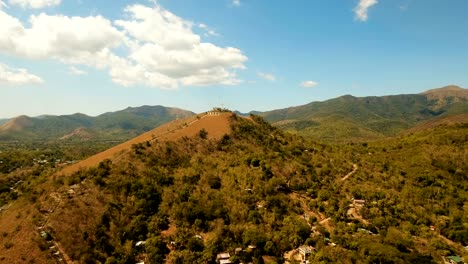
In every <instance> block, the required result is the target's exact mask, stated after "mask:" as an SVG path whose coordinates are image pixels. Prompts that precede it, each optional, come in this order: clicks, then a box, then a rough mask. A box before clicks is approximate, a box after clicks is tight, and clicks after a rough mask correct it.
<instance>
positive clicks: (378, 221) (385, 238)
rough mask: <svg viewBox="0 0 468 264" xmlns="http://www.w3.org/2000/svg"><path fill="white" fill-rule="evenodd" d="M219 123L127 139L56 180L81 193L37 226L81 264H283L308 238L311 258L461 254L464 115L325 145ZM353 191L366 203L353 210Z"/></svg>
mask: <svg viewBox="0 0 468 264" xmlns="http://www.w3.org/2000/svg"><path fill="white" fill-rule="evenodd" d="M231 121H232V133H231V134H226V135H225V136H224V137H223V138H222V139H220V140H208V139H207V137H206V135H207V134H206V133H207V131H205V130H202V131H200V133H199V135H198V136H196V137H193V138H187V137H185V138H182V139H180V140H178V141H175V142H157V141H156V142H147V143H144V144H138V145H134V146H133V148H132V149H131V151H130V152H129V153H127V154H126V155H125V157H124V158H119V159H118V160H114V161H111V160H107V161H105V162H102V163H101V164H100V165H99V166H98V167H97V168H93V169H90V170H87V171H80V172H78V173H76V174H74V175H72V176H71V177H69V178H67V179H66V180H65V181H63V179H61V178H59V177H55V178H54V179H55V180H54V186H55V187H54V188H55V189H56V190H57V191H58V192H60V191H63V190H65V191H66V190H69V189H70V188H74V190H80V191H79V192H78V191H77V193H76V194H73V195H72V196H70V197H69V199H68V200H67V202H66V204H65V205H64V206H63V207H62V208H59V209H58V211H57V214H58V215H60V218H57V219H55V222H54V220H52V219H51V220H49V221H50V222H51V229H50V230H49V232H50V233H51V235H52V236H53V237H54V238H55V239H56V240H58V241H60V243H61V244H62V245H63V246H64V247H65V249H66V252H67V253H68V254H69V255H70V256H71V257H72V258H74V259H76V260H80V261H81V262H83V263H95V261H96V260H97V261H100V262H102V263H134V262H135V261H136V260H143V259H147V260H149V262H150V263H162V262H164V260H165V261H166V262H167V263H215V260H216V254H217V253H220V252H226V251H227V252H230V253H231V255H232V258H231V259H232V261H233V262H234V263H240V262H244V263H246V262H249V261H253V262H254V263H264V262H269V263H283V261H284V253H285V252H287V251H290V250H292V249H296V248H297V247H299V246H301V245H310V246H313V247H314V248H315V250H314V251H313V254H311V256H310V261H311V263H435V262H441V261H442V257H443V256H448V255H453V254H459V255H460V254H464V250H463V248H462V247H461V246H462V245H465V246H466V245H467V244H468V226H467V223H468V214H467V213H466V212H467V206H468V200H467V198H468V194H467V192H468V182H467V176H466V171H467V170H468V163H467V162H466V154H467V149H468V147H467V144H468V143H467V142H468V126H467V125H466V124H465V125H457V126H451V127H447V126H444V127H438V128H437V129H434V130H430V131H424V132H420V133H417V134H412V135H407V136H402V137H399V138H394V139H387V140H382V141H378V142H369V143H362V144H361V143H360V144H353V143H348V144H340V145H326V144H318V143H313V142H308V141H306V140H304V139H303V138H301V137H298V136H295V135H291V134H287V133H284V132H281V131H280V130H278V129H276V128H274V127H272V126H271V125H270V124H268V123H267V122H265V121H263V120H262V119H261V118H259V117H257V116H252V117H251V120H247V119H244V118H240V117H237V116H235V115H233V116H232V120H231ZM353 164H355V166H354V168H357V169H356V172H355V173H354V174H350V177H349V178H346V179H345V180H342V178H343V177H344V176H345V175H347V174H348V173H349V172H351V171H352V170H353ZM77 186H79V187H77ZM73 193H74V192H73ZM353 198H354V199H356V200H365V201H364V202H362V203H363V204H362V206H354V207H351V206H350V205H351V204H352V199H353ZM49 200H50V199H49ZM41 202H42V203H47V199H42V200H41ZM38 207H40V206H38ZM78 216H79V217H78ZM138 241H146V244H145V245H144V246H141V245H140V246H136V243H137V242H138ZM249 246H250V247H249ZM236 248H242V249H243V251H241V252H239V253H238V254H235V249H236Z"/></svg>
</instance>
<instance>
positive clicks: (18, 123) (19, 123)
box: [0, 115, 32, 131]
mask: <svg viewBox="0 0 468 264" xmlns="http://www.w3.org/2000/svg"><path fill="white" fill-rule="evenodd" d="M31 125H32V120H31V118H29V117H28V116H24V115H23V116H18V117H15V118H13V119H12V120H10V121H8V122H6V123H5V124H3V125H1V126H0V131H19V130H22V129H24V128H25V127H28V126H31Z"/></svg>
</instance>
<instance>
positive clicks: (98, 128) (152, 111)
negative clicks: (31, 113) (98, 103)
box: [0, 106, 194, 141]
mask: <svg viewBox="0 0 468 264" xmlns="http://www.w3.org/2000/svg"><path fill="white" fill-rule="evenodd" d="M191 115H194V113H193V112H190V111H186V110H182V109H178V108H170V107H164V106H142V107H136V108H131V107H129V108H127V109H124V110H121V111H117V112H109V113H105V114H102V115H99V116H97V117H90V116H87V115H84V114H73V115H63V116H50V115H46V116H40V117H36V118H34V117H27V116H20V117H17V118H13V119H10V120H8V121H7V122H5V123H4V124H2V125H0V141H1V140H3V141H8V140H9V141H12V140H19V141H44V140H57V139H62V140H91V139H92V140H100V139H112V140H120V141H123V140H128V139H129V138H132V137H135V136H137V135H139V134H141V133H144V132H146V131H149V130H150V129H152V128H154V127H155V126H158V125H161V124H164V123H166V122H169V121H171V120H174V119H177V118H184V117H188V116H191ZM85 131H86V136H83V133H84V132H85ZM79 132H81V133H79ZM73 135H75V136H73ZM80 135H81V136H80Z"/></svg>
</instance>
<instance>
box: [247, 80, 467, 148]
mask: <svg viewBox="0 0 468 264" xmlns="http://www.w3.org/2000/svg"><path fill="white" fill-rule="evenodd" d="M467 113H468V90H467V89H463V88H460V87H457V86H448V87H444V88H439V89H434V90H429V91H427V92H424V93H422V94H407V95H391V96H381V97H377V96H369V97H354V96H351V95H345V96H342V97H339V98H335V99H331V100H327V101H324V102H312V103H309V104H306V105H302V106H296V107H289V108H286V109H278V110H273V111H268V112H262V113H260V112H257V113H256V114H259V115H261V116H263V117H264V118H265V119H266V120H267V121H269V122H271V123H273V124H274V125H275V126H277V127H279V128H281V129H284V130H287V131H290V132H294V133H299V134H301V135H304V136H309V137H312V138H314V139H318V140H325V141H349V140H357V141H361V140H368V139H378V138H384V137H388V136H395V135H397V134H399V133H401V132H403V131H405V130H407V129H411V128H413V127H414V126H417V125H420V124H422V123H425V122H429V121H431V120H434V119H441V118H449V117H450V116H452V115H459V114H467ZM465 121H466V120H465Z"/></svg>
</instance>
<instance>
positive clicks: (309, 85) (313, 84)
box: [301, 81, 318, 88]
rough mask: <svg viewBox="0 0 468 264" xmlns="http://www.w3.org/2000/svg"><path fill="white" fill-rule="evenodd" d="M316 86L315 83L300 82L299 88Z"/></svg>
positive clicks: (316, 83)
mask: <svg viewBox="0 0 468 264" xmlns="http://www.w3.org/2000/svg"><path fill="white" fill-rule="evenodd" d="M317 85H318V82H315V81H303V82H301V86H302V87H305V88H312V87H315V86H317Z"/></svg>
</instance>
